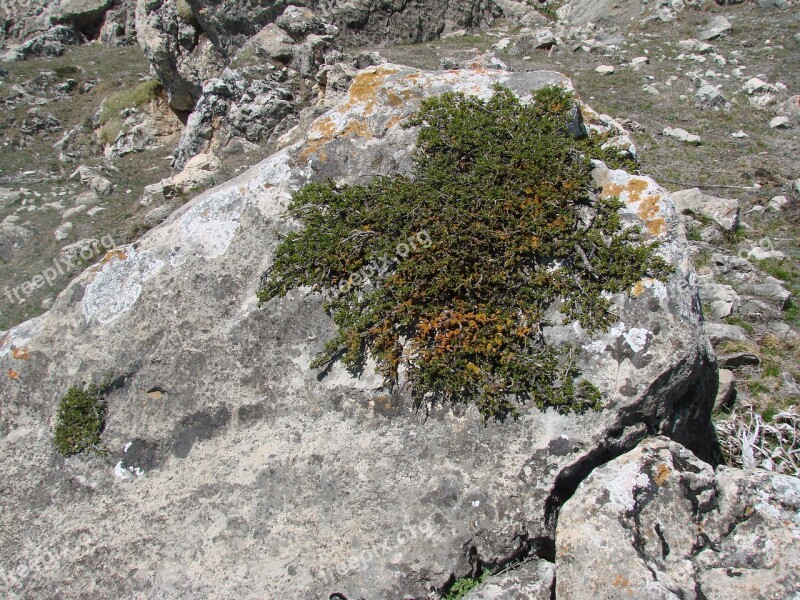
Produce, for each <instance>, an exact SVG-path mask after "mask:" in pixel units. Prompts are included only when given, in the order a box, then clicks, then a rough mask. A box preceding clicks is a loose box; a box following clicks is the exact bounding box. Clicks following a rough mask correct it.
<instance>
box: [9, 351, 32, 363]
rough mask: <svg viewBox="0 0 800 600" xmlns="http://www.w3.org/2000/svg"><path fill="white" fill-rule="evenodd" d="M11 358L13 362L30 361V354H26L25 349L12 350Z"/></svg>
mask: <svg viewBox="0 0 800 600" xmlns="http://www.w3.org/2000/svg"><path fill="white" fill-rule="evenodd" d="M11 356H12V357H13V358H14V360H30V359H31V353H30V352H28V349H27V348H14V350H13V351H12V352H11Z"/></svg>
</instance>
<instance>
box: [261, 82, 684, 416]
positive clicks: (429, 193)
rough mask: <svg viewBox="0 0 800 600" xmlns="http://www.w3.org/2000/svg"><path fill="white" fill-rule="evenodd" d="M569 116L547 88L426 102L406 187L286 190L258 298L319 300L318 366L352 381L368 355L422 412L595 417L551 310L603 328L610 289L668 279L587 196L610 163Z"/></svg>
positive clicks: (593, 392) (382, 183) (593, 393)
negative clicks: (323, 296)
mask: <svg viewBox="0 0 800 600" xmlns="http://www.w3.org/2000/svg"><path fill="white" fill-rule="evenodd" d="M574 105H575V101H574V99H573V98H572V96H571V95H570V94H569V93H568V92H566V91H564V90H562V89H561V88H557V87H548V88H544V89H542V90H540V91H538V92H536V93H535V95H534V101H533V102H532V103H531V104H529V105H523V104H522V103H521V102H520V101H519V99H517V98H516V97H515V96H514V94H513V93H512V92H511V91H510V90H508V89H507V88H502V87H498V88H497V89H496V90H495V93H494V95H493V96H492V97H491V98H490V99H489V100H487V101H483V100H480V99H477V98H471V97H467V96H464V95H463V94H456V93H448V94H444V95H442V96H440V97H435V98H431V99H428V100H426V101H425V102H423V104H422V106H421V109H420V111H419V113H418V114H417V115H416V116H415V117H414V118H412V119H411V120H410V122H409V125H410V126H419V127H420V129H419V134H418V139H417V146H418V152H417V154H416V156H415V168H414V172H413V174H412V175H411V176H396V177H376V178H375V179H373V180H372V181H371V182H370V183H368V184H366V185H359V186H343V187H337V186H336V185H334V184H332V183H329V182H326V183H313V184H310V185H308V186H306V187H304V188H303V189H301V190H300V191H298V192H297V193H296V194H295V195H294V197H293V199H292V201H291V203H290V206H289V209H288V211H289V214H290V215H291V216H292V217H294V218H295V219H297V220H298V221H299V222H301V223H302V225H303V226H304V227H303V228H302V229H301V230H299V231H294V232H292V233H290V234H289V235H288V236H287V238H286V239H285V240H284V241H283V242H282V243H281V244H280V245H279V247H278V249H277V252H276V256H275V261H274V263H273V266H272V267H271V269H270V270H269V271H268V272H267V273H265V274H264V277H263V278H262V287H261V289H260V291H259V294H258V297H259V299H260V301H261V302H262V303H264V302H268V301H270V300H271V299H273V298H276V297H280V296H283V295H285V294H286V293H287V292H288V291H289V290H291V289H293V288H297V287H299V286H310V287H311V288H312V289H314V290H316V291H320V292H324V293H327V294H328V297H327V300H326V303H325V306H326V309H327V310H328V311H329V313H330V314H331V315H332V317H333V319H334V321H335V323H336V324H337V325H338V326H339V331H338V334H337V335H336V336H335V337H334V338H333V339H332V340H330V342H329V343H328V344H327V345H326V350H325V352H324V354H323V355H322V356H321V357H320V358H319V359H318V360H317V362H316V363H315V366H322V365H326V364H328V363H329V362H330V361H333V360H335V359H337V358H341V359H342V360H343V362H344V364H345V365H346V366H347V367H349V368H351V369H352V370H354V371H356V372H357V371H358V370H359V369H360V368H361V367H362V366H363V364H364V360H365V358H366V356H367V353H368V352H369V353H371V355H372V356H373V357H374V358H375V360H376V363H377V365H378V368H379V370H380V372H381V373H382V375H383V376H384V377H385V380H386V382H387V385H390V386H394V385H397V384H398V380H399V376H400V373H401V372H403V371H405V377H406V378H407V379H408V381H409V382H410V383H411V384H412V385H411V394H412V398H413V400H414V404H415V406H416V407H417V408H420V407H429V406H432V405H435V404H437V403H474V404H475V405H477V407H478V409H479V410H480V413H481V414H482V415H483V416H484V418H490V417H495V418H503V417H505V416H507V415H516V414H517V413H518V404H519V403H523V402H533V403H535V404H536V405H537V406H540V407H545V406H555V407H557V408H559V409H560V410H562V411H565V412H568V411H582V410H586V409H598V408H599V407H600V394H599V392H598V390H597V389H596V388H595V387H594V386H593V385H591V384H590V383H589V382H588V381H585V380H580V379H579V377H580V373H579V372H578V370H577V368H576V366H575V358H576V355H577V350H575V349H573V348H570V347H552V346H550V345H548V344H546V343H545V341H544V338H543V335H542V329H543V327H544V326H545V325H547V319H546V316H545V315H546V313H547V311H548V309H549V308H550V307H551V306H558V307H559V308H560V310H561V312H563V313H564V315H565V316H566V317H567V319H569V320H573V319H574V320H578V321H579V322H580V323H581V325H582V326H583V327H584V328H586V329H587V330H589V331H596V330H599V329H603V328H605V327H607V326H608V325H609V324H610V323H612V322H613V321H614V315H612V314H611V312H610V304H609V300H608V299H607V297H606V296H607V293H616V292H623V291H626V290H628V289H630V288H631V286H633V285H634V284H635V283H636V282H638V281H639V280H641V279H642V278H643V277H645V276H648V275H649V276H653V277H661V276H663V275H665V274H666V273H668V272H669V271H670V268H669V267H668V265H667V264H666V263H665V262H664V261H663V259H661V258H660V257H657V256H656V255H655V249H656V246H657V244H656V243H655V242H653V241H647V240H646V239H645V237H644V234H643V232H642V231H641V230H640V229H639V228H638V227H628V226H623V223H622V220H621V217H620V215H619V211H618V209H619V208H620V206H621V205H620V203H619V201H618V200H616V199H609V198H600V197H597V196H595V195H594V194H592V191H593V190H592V180H591V171H592V163H591V159H592V158H595V157H598V156H601V157H605V156H606V153H605V151H601V150H600V149H599V144H600V143H602V140H598V139H594V140H593V139H583V140H575V139H573V138H572V137H571V136H570V135H569V131H568V127H567V126H568V124H569V123H570V121H571V119H572V118H573V111H574ZM423 242H426V243H423ZM401 246H405V248H403V250H405V249H406V248H407V249H408V252H401ZM387 257H392V258H387ZM401 367H402V368H401Z"/></svg>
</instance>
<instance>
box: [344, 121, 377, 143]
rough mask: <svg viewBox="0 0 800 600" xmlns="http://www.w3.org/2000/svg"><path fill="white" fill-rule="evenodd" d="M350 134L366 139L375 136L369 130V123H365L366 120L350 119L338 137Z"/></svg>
mask: <svg viewBox="0 0 800 600" xmlns="http://www.w3.org/2000/svg"><path fill="white" fill-rule="evenodd" d="M351 135H354V136H356V137H360V138H367V139H369V138H373V137H375V136H374V135H372V132H371V131H370V130H369V125H367V122H366V121H350V122H349V123H348V124H347V127H345V128H344V129H343V130H342V133H341V134H340V135H339V136H338V137H348V136H351Z"/></svg>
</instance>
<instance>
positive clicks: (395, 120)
mask: <svg viewBox="0 0 800 600" xmlns="http://www.w3.org/2000/svg"><path fill="white" fill-rule="evenodd" d="M404 120H405V117H403V116H402V115H395V116H393V117H392V118H391V119H389V120H388V121H387V122H386V129H394V128H395V127H397V126H398V125H399V124H400V123H402V122H403V121H404Z"/></svg>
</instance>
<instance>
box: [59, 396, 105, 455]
mask: <svg viewBox="0 0 800 600" xmlns="http://www.w3.org/2000/svg"><path fill="white" fill-rule="evenodd" d="M106 408H107V406H106V402H105V399H104V398H103V390H102V389H101V388H99V387H97V386H96V385H89V386H88V387H77V386H74V387H71V388H70V389H69V390H68V391H67V393H66V395H65V396H64V397H63V398H62V399H61V402H60V403H59V405H58V412H57V414H56V426H55V430H54V434H53V441H54V442H55V445H56V449H57V450H58V452H59V453H60V454H61V455H62V456H73V455H75V454H80V453H82V452H94V453H98V454H101V453H102V449H101V447H100V444H101V440H100V434H101V433H103V429H104V428H105V422H106Z"/></svg>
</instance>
